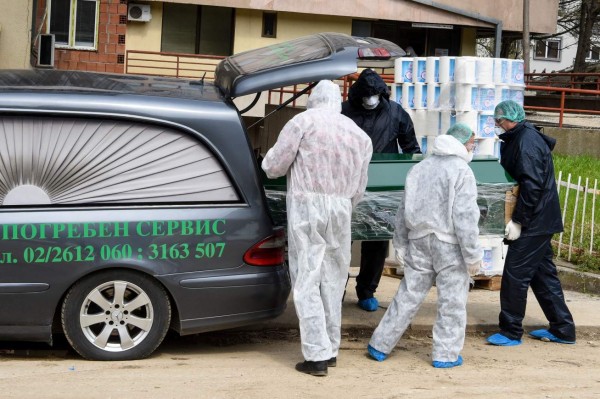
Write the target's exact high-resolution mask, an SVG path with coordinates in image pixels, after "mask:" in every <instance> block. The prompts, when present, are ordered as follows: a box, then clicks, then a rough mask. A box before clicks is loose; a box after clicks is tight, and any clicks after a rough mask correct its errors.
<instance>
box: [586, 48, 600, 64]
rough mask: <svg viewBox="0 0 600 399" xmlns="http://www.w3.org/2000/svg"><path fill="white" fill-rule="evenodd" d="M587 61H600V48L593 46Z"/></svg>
mask: <svg viewBox="0 0 600 399" xmlns="http://www.w3.org/2000/svg"><path fill="white" fill-rule="evenodd" d="M585 59H586V60H588V61H600V47H598V46H592V49H591V50H590V52H589V53H588V55H587V57H586V58H585Z"/></svg>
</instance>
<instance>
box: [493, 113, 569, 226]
mask: <svg viewBox="0 0 600 399" xmlns="http://www.w3.org/2000/svg"><path fill="white" fill-rule="evenodd" d="M499 138H500V140H502V141H503V143H502V145H501V147H500V158H501V160H500V163H501V164H502V166H503V167H504V169H505V170H506V171H507V172H508V173H509V174H510V175H511V176H512V177H513V178H514V179H515V180H516V181H517V182H518V183H519V187H520V190H519V198H518V199H517V204H516V206H515V210H514V212H513V215H512V220H513V221H515V222H517V223H520V224H521V226H522V230H521V236H524V237H527V236H537V235H546V234H554V233H559V232H561V231H563V224H562V218H561V212H560V203H559V199H558V191H557V190H556V181H555V179H554V162H553V161H552V150H553V149H554V145H555V144H556V140H555V139H553V138H552V137H548V136H546V135H544V134H542V133H540V132H539V131H538V130H537V129H536V128H535V127H534V126H533V125H532V124H530V123H529V122H520V123H519V124H518V125H517V126H515V127H514V128H513V129H511V130H509V131H508V132H506V133H503V134H501V135H500V136H499Z"/></svg>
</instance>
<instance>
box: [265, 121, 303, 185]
mask: <svg viewBox="0 0 600 399" xmlns="http://www.w3.org/2000/svg"><path fill="white" fill-rule="evenodd" d="M301 140H302V129H300V127H299V126H298V125H297V124H296V122H295V121H294V119H292V120H291V121H289V122H288V123H286V124H285V126H284V127H283V130H281V133H280V134H279V137H278V138H277V142H276V143H275V145H274V146H273V147H272V148H271V149H270V150H269V151H268V152H267V155H266V156H265V158H264V159H263V161H262V165H261V166H262V168H263V170H264V171H265V173H266V175H267V177H268V178H269V179H275V178H277V177H281V176H284V175H285V174H287V172H288V169H289V168H290V166H291V165H292V162H294V160H295V159H296V154H297V152H298V147H299V146H300V141H301Z"/></svg>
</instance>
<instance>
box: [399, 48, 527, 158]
mask: <svg viewBox="0 0 600 399" xmlns="http://www.w3.org/2000/svg"><path fill="white" fill-rule="evenodd" d="M394 77H395V79H394V81H395V83H394V85H393V87H392V100H394V101H397V102H398V103H400V104H401V105H402V107H403V108H404V109H405V110H406V111H407V112H408V113H409V114H410V116H411V118H412V120H413V123H414V125H415V132H416V134H417V138H418V140H419V144H420V145H421V147H422V148H421V149H422V150H424V149H425V148H427V147H428V145H427V144H428V143H429V144H431V142H432V140H434V139H435V137H436V136H438V135H440V134H444V133H446V131H447V130H448V129H449V128H450V127H451V126H452V125H454V124H455V123H458V122H463V123H466V124H468V125H469V126H470V127H471V128H472V129H473V131H474V132H475V133H476V139H477V140H476V147H475V153H476V154H478V155H491V156H496V157H499V145H498V143H497V138H496V136H495V134H494V108H495V107H496V104H498V103H499V102H500V101H504V100H509V99H510V100H515V101H516V102H518V103H519V104H521V105H523V92H524V89H525V84H524V73H523V61H522V60H510V59H504V58H481V57H414V58H408V57H407V58H399V59H397V60H396V65H395V75H394ZM423 152H425V151H423Z"/></svg>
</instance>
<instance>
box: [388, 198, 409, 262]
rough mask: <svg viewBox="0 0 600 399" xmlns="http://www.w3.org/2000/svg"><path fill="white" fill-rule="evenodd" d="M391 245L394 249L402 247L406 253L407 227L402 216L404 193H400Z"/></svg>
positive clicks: (397, 249) (398, 249)
mask: <svg viewBox="0 0 600 399" xmlns="http://www.w3.org/2000/svg"><path fill="white" fill-rule="evenodd" d="M392 245H393V246H394V248H395V250H396V251H400V250H401V249H402V250H403V251H404V253H406V249H407V248H408V229H407V228H406V220H405V218H404V193H401V195H400V204H399V206H398V211H397V212H396V220H395V222H394V237H393V240H392Z"/></svg>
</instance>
